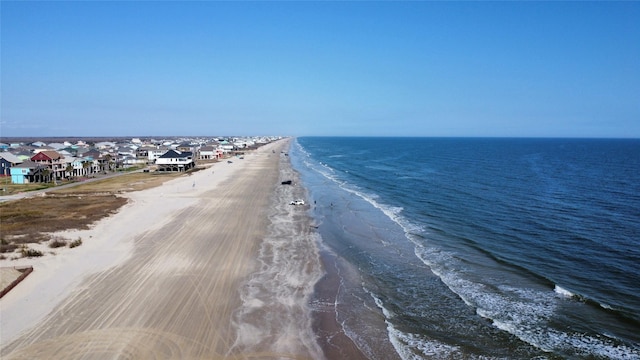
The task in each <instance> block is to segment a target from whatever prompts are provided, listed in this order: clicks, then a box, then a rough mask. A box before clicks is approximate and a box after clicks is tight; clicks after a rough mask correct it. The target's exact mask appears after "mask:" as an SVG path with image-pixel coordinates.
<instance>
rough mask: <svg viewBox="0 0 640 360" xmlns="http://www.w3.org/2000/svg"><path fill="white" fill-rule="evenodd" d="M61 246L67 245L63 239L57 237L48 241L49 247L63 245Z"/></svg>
mask: <svg viewBox="0 0 640 360" xmlns="http://www.w3.org/2000/svg"><path fill="white" fill-rule="evenodd" d="M63 246H67V242H66V241H64V240H59V239H53V240H52V241H51V242H50V243H49V247H50V248H52V249H55V248H59V247H63Z"/></svg>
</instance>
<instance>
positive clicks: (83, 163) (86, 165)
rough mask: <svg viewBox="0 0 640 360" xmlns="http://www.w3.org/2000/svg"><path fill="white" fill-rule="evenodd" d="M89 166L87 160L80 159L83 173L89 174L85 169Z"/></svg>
mask: <svg viewBox="0 0 640 360" xmlns="http://www.w3.org/2000/svg"><path fill="white" fill-rule="evenodd" d="M89 166H91V163H90V162H89V161H87V160H83V161H82V172H83V173H84V175H89V171H88V170H87V169H88V168H89Z"/></svg>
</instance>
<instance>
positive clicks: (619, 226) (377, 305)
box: [289, 137, 640, 359]
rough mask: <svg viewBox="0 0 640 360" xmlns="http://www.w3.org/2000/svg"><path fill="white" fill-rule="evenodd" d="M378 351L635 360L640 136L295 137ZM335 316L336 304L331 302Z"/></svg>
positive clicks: (366, 335)
mask: <svg viewBox="0 0 640 360" xmlns="http://www.w3.org/2000/svg"><path fill="white" fill-rule="evenodd" d="M289 155H290V159H291V163H292V166H293V167H294V169H295V170H296V171H297V172H298V173H299V174H300V178H301V181H302V183H303V185H304V187H305V188H306V190H307V197H308V198H307V200H308V201H309V203H310V204H311V205H310V209H309V215H310V216H311V217H312V219H313V221H314V224H315V226H317V232H318V234H319V235H320V236H319V237H318V238H319V240H318V246H319V248H320V252H321V254H322V256H323V259H324V260H323V261H324V264H325V267H328V268H332V271H333V272H334V273H335V274H336V276H337V277H338V280H337V282H336V283H337V284H338V289H337V296H336V297H335V299H324V298H321V297H320V296H319V295H317V296H316V298H315V299H314V302H313V303H312V306H317V307H318V308H323V309H326V308H327V307H330V308H331V309H332V310H331V311H332V312H333V313H334V314H335V318H336V321H337V323H338V324H339V326H340V327H341V328H342V330H343V331H344V333H345V334H347V336H348V337H349V338H350V339H351V340H352V341H353V342H354V343H355V344H356V346H357V347H358V348H359V349H360V350H361V351H362V352H363V353H364V354H365V355H366V357H368V358H370V359H393V358H396V359H429V358H434V359H442V358H447V359H532V358H538V359H565V358H567V359H583V358H589V359H640V140H638V139H628V140H624V139H503V138H359V137H300V138H297V139H295V141H294V142H293V143H292V146H291V148H290V150H289ZM332 316H333V315H332Z"/></svg>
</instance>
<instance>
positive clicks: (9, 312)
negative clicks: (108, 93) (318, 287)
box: [0, 140, 324, 359]
mask: <svg viewBox="0 0 640 360" xmlns="http://www.w3.org/2000/svg"><path fill="white" fill-rule="evenodd" d="M287 147H288V140H285V141H279V142H276V143H272V144H268V145H266V146H263V147H261V148H259V149H258V150H256V151H254V152H251V153H249V154H247V155H246V156H245V158H244V159H234V161H233V163H226V162H220V163H217V164H215V165H214V166H212V167H211V168H208V169H206V170H203V171H199V172H196V173H194V174H193V175H191V176H184V177H181V178H179V179H176V180H172V181H170V182H168V183H165V184H164V185H162V186H160V187H157V188H153V189H149V190H145V191H140V192H135V193H130V194H127V195H126V196H128V197H129V198H130V199H131V201H130V203H129V204H127V205H126V206H125V207H123V208H122V209H121V210H120V211H119V212H118V213H117V214H115V215H113V216H111V217H109V218H107V219H104V220H102V221H100V222H99V223H97V224H96V225H95V226H93V227H92V229H90V230H84V231H68V232H65V233H64V234H62V235H64V236H65V237H66V238H69V239H75V238H78V237H80V238H82V239H84V241H83V245H82V246H80V247H78V248H75V249H66V250H64V251H63V252H61V253H59V254H57V255H55V256H47V257H45V258H42V259H37V260H34V259H20V260H18V261H11V262H8V261H5V263H3V264H2V266H21V265H32V266H33V267H34V271H33V273H32V274H31V275H29V276H28V277H27V278H26V279H25V280H24V281H23V282H22V283H21V284H20V285H19V286H17V287H16V288H15V289H13V290H12V291H11V292H9V293H8V294H7V295H6V296H5V297H3V298H2V299H1V300H0V320H1V326H0V345H1V350H0V356H1V357H2V358H3V359H34V358H48V359H113V358H132V359H138V358H145V359H150V358H174V359H178V358H179V359H223V358H224V359H235V358H238V359H244V358H261V359H272V358H286V359H307V358H314V359H317V358H323V357H324V356H323V353H322V350H321V348H320V346H319V345H318V344H317V342H316V341H315V338H314V333H313V331H312V319H311V318H312V317H311V315H310V312H311V310H310V309H309V308H308V302H309V298H310V295H311V294H312V292H313V286H314V284H315V282H316V281H317V280H318V279H319V278H320V277H321V276H322V270H321V265H320V264H319V260H318V256H317V252H316V250H313V249H315V247H314V244H313V241H314V238H313V236H314V234H313V233H312V232H310V231H309V218H308V216H307V215H306V214H305V211H307V209H308V207H307V206H308V205H304V206H299V205H298V206H294V205H289V201H290V200H292V199H293V198H304V189H302V188H301V187H300V186H299V185H295V184H294V185H293V186H288V185H280V182H281V181H282V180H283V179H284V178H285V177H289V176H291V177H292V176H293V175H294V174H293V171H292V170H291V169H290V167H289V166H288V159H286V157H285V156H284V155H283V154H281V150H286V149H287ZM283 164H285V165H286V166H284V165H283ZM283 169H284V170H283ZM283 248H287V249H289V250H290V249H292V248H293V249H298V248H299V249H300V250H299V256H294V257H290V256H286V257H285V256H284V252H282V251H281V250H282V249H283ZM310 249H311V251H310ZM289 253H290V252H289ZM301 269H302V270H301ZM275 289H278V290H277V291H276V290H275ZM274 291H276V292H277V293H274Z"/></svg>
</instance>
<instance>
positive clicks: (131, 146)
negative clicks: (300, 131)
mask: <svg viewBox="0 0 640 360" xmlns="http://www.w3.org/2000/svg"><path fill="white" fill-rule="evenodd" d="M276 139H277V138H273V137H270V138H246V139H230V140H227V139H180V140H181V141H180V142H178V141H176V140H161V141H157V140H144V141H143V140H140V139H131V140H126V141H124V140H123V141H119V142H97V143H94V144H87V143H86V142H84V141H77V142H75V143H71V142H63V143H49V144H45V143H43V142H40V141H38V142H33V143H30V144H22V143H13V144H5V143H0V176H11V182H12V183H14V184H27V183H33V182H54V183H55V182H57V181H59V180H62V179H72V178H78V177H87V176H91V175H92V174H96V173H100V172H102V173H105V172H110V171H115V170H117V169H120V168H126V167H131V166H141V165H149V164H155V165H156V167H157V170H158V171H161V172H170V171H171V172H173V171H187V170H189V169H191V168H194V167H195V166H196V163H197V161H199V160H201V161H215V160H218V159H221V158H224V157H228V156H231V155H233V154H234V153H237V152H238V151H243V150H244V149H248V148H252V147H256V146H259V145H261V144H263V143H267V142H270V141H273V140H276Z"/></svg>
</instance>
